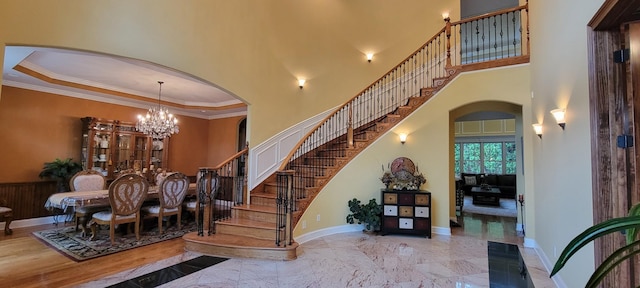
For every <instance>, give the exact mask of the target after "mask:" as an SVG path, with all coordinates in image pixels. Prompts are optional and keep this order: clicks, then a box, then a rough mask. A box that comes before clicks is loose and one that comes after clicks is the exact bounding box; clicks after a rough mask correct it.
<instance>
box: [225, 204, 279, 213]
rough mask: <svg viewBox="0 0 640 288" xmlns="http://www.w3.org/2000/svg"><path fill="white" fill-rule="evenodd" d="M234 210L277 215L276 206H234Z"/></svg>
mask: <svg viewBox="0 0 640 288" xmlns="http://www.w3.org/2000/svg"><path fill="white" fill-rule="evenodd" d="M233 208H234V209H240V210H251V211H258V212H266V213H276V207H275V206H266V205H255V204H242V205H238V206H234V207H233Z"/></svg>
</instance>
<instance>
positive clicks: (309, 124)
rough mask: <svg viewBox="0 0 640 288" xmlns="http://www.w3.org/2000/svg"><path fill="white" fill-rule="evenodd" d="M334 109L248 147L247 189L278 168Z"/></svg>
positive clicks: (253, 186)
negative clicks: (303, 138)
mask: <svg viewBox="0 0 640 288" xmlns="http://www.w3.org/2000/svg"><path fill="white" fill-rule="evenodd" d="M334 110H335V109H330V110H327V111H325V112H322V113H320V114H318V115H316V116H313V117H311V118H309V119H307V120H305V121H303V122H300V123H298V124H296V125H294V126H292V127H289V128H288V129H286V130H284V131H282V132H280V133H278V134H277V135H275V136H273V137H271V138H270V139H269V140H267V141H264V142H263V143H260V144H258V145H257V146H255V147H253V148H249V179H248V183H247V184H248V185H249V191H251V189H253V188H255V187H256V186H257V185H258V184H260V183H261V182H262V181H264V180H265V179H266V178H267V177H269V175H271V174H273V173H274V172H276V171H277V170H278V168H280V165H281V164H282V161H283V160H284V158H285V157H287V155H289V152H291V150H293V148H294V147H295V146H296V144H298V142H300V140H301V139H302V137H304V136H305V135H307V133H309V131H310V130H311V129H313V128H314V127H316V125H318V123H320V121H322V120H323V119H325V118H326V117H327V116H328V115H329V114H330V113H332V112H333V111H334Z"/></svg>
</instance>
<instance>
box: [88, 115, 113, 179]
mask: <svg viewBox="0 0 640 288" xmlns="http://www.w3.org/2000/svg"><path fill="white" fill-rule="evenodd" d="M97 126H100V125H97ZM103 131H104V130H97V131H96V132H95V133H94V135H93V139H94V141H93V143H94V144H93V153H92V155H91V160H90V161H91V163H93V165H92V166H91V169H93V170H96V171H98V172H100V173H102V175H105V176H107V175H108V174H109V166H110V165H111V163H112V160H113V159H112V158H111V157H112V155H111V149H109V148H110V147H111V133H110V132H103Z"/></svg>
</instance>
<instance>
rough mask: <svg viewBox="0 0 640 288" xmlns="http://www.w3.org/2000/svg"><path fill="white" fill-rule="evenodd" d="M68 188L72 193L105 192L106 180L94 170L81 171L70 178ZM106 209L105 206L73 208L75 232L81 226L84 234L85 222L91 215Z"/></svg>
mask: <svg viewBox="0 0 640 288" xmlns="http://www.w3.org/2000/svg"><path fill="white" fill-rule="evenodd" d="M69 187H70V188H71V191H72V192H74V191H97V190H105V189H106V187H107V179H106V178H105V177H104V176H103V175H102V173H100V172H98V171H96V170H82V171H80V172H78V173H76V174H75V175H73V177H71V179H70V180H69ZM107 209H108V207H105V206H91V207H75V211H74V213H75V222H76V231H78V226H79V225H82V231H83V233H86V231H87V221H88V220H89V219H91V215H93V213H96V212H98V211H104V210H107Z"/></svg>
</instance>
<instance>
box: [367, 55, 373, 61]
mask: <svg viewBox="0 0 640 288" xmlns="http://www.w3.org/2000/svg"><path fill="white" fill-rule="evenodd" d="M371 60H373V53H367V61H368V62H369V63H371Z"/></svg>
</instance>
